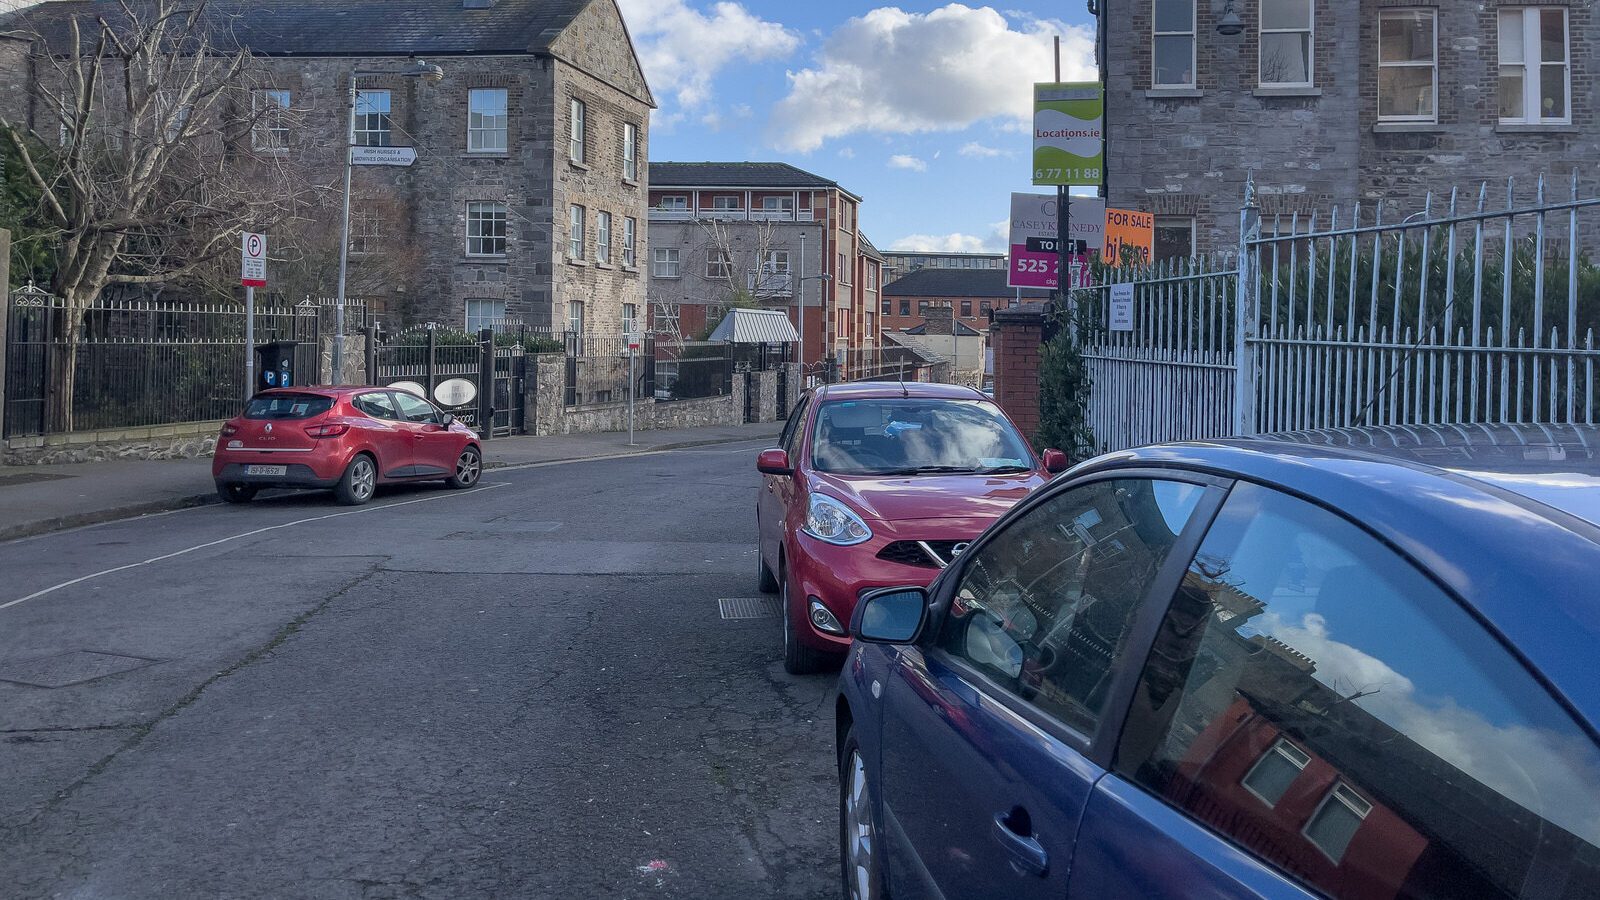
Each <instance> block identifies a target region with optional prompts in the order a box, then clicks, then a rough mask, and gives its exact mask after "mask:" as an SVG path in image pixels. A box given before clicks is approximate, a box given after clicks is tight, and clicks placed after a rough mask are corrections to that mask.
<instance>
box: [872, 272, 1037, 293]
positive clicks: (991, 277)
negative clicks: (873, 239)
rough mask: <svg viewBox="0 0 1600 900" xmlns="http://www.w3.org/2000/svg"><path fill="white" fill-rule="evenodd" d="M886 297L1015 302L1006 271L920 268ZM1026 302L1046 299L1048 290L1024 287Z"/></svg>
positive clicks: (889, 288)
mask: <svg viewBox="0 0 1600 900" xmlns="http://www.w3.org/2000/svg"><path fill="white" fill-rule="evenodd" d="M883 296H885V297H995V298H1002V299H1015V298H1016V296H1017V289H1016V288H1012V287H1006V272H1005V270H1004V269H918V270H917V271H915V272H912V273H911V274H910V275H906V276H903V277H901V278H896V279H895V280H894V281H891V282H889V283H888V284H886V285H884V287H883ZM1022 296H1023V299H1034V300H1039V299H1045V298H1048V297H1049V296H1050V292H1049V291H1043V290H1038V289H1036V288H1023V289H1022Z"/></svg>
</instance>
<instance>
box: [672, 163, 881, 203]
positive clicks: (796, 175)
mask: <svg viewBox="0 0 1600 900" xmlns="http://www.w3.org/2000/svg"><path fill="white" fill-rule="evenodd" d="M650 186H651V187H653V188H672V187H684V188H688V187H702V188H705V187H722V188H741V189H745V188H750V189H760V188H838V187H839V183H838V182H837V181H832V180H829V179H827V178H823V177H822V176H821V175H813V174H811V173H810V172H807V171H806V170H804V169H797V168H795V167H794V166H791V165H789V164H788V163H781V162H654V161H652V162H651V163H650ZM839 189H840V190H844V188H839ZM845 193H847V194H849V193H850V192H849V191H845ZM851 196H852V197H854V196H855V195H854V194H851Z"/></svg>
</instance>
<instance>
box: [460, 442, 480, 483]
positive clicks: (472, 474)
mask: <svg viewBox="0 0 1600 900" xmlns="http://www.w3.org/2000/svg"><path fill="white" fill-rule="evenodd" d="M482 469H483V464H482V463H481V462H480V461H479V460H478V454H477V453H476V452H475V451H473V450H466V451H463V452H462V454H461V458H460V459H458V460H456V481H458V482H460V483H461V484H462V485H463V486H469V487H470V486H471V485H472V484H474V483H476V482H477V480H478V473H479V472H480V471H482Z"/></svg>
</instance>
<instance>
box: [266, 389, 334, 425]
mask: <svg viewBox="0 0 1600 900" xmlns="http://www.w3.org/2000/svg"><path fill="white" fill-rule="evenodd" d="M332 408H333V398H332V397H324V396H322V395H321V394H263V395H261V396H259V397H252V398H251V399H250V405H249V406H247V407H245V410H244V417H245V418H246V419H309V418H311V417H312V416H320V415H322V414H323V413H325V412H327V411H328V410H330V409H332Z"/></svg>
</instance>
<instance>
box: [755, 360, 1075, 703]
mask: <svg viewBox="0 0 1600 900" xmlns="http://www.w3.org/2000/svg"><path fill="white" fill-rule="evenodd" d="M779 441H780V446H779V447H777V448H774V449H772V450H767V451H764V452H763V453H762V454H761V457H760V460H759V461H758V463H757V466H756V467H757V468H758V469H759V470H760V471H761V473H762V474H763V475H764V476H765V478H764V481H765V484H763V485H762V488H761V493H760V496H759V498H758V500H757V504H756V530H757V534H758V545H759V557H760V562H759V567H760V586H761V589H762V590H763V591H765V592H768V593H772V592H776V593H778V594H779V596H780V597H781V598H782V600H783V606H784V616H783V622H784V626H783V651H784V652H783V657H784V667H785V668H787V669H788V670H789V671H790V672H793V673H796V674H801V673H806V672H815V671H821V670H823V669H825V668H827V667H829V666H831V665H837V664H838V661H839V660H840V658H841V657H842V654H843V653H844V652H845V651H846V650H848V649H849V646H850V638H849V636H848V630H847V625H846V623H848V622H849V621H850V614H851V613H852V612H853V611H854V609H855V605H856V600H857V598H858V597H859V596H860V595H861V593H862V592H863V591H866V590H870V589H872V588H879V587H895V586H901V585H907V584H924V585H925V584H928V583H929V582H931V581H932V580H933V579H934V577H935V576H937V575H938V574H939V571H940V570H941V569H943V568H944V567H945V566H946V565H948V564H949V563H950V561H951V560H952V559H954V558H955V556H956V555H957V554H959V553H960V552H961V551H962V550H964V549H966V546H967V543H968V542H970V541H971V540H972V539H973V538H975V537H977V536H978V535H979V534H980V533H981V532H982V531H983V530H984V529H985V528H987V527H988V526H989V523H991V522H993V521H994V520H995V519H997V518H999V517H1000V515H1001V514H1002V513H1004V512H1005V511H1006V510H1008V509H1010V508H1011V507H1012V506H1013V505H1014V504H1016V502H1017V501H1019V500H1021V499H1022V498H1023V497H1025V496H1027V495H1028V492H1030V491H1032V490H1033V489H1034V488H1037V487H1039V486H1040V485H1042V484H1044V483H1045V482H1046V480H1048V478H1049V477H1050V475H1051V474H1053V473H1056V472H1060V471H1062V470H1064V469H1066V467H1067V458H1066V455H1065V454H1063V453H1061V451H1059V450H1046V451H1045V452H1044V454H1043V457H1042V459H1041V458H1038V457H1035V456H1034V454H1033V451H1032V450H1031V449H1029V447H1028V443H1027V441H1025V440H1023V438H1022V435H1021V434H1020V433H1019V432H1018V431H1017V427H1016V425H1015V424H1013V423H1012V421H1011V420H1010V419H1009V418H1007V417H1006V414H1005V413H1004V412H1002V411H1001V410H1000V407H998V406H996V405H995V404H994V402H993V401H991V400H990V399H989V398H988V397H986V396H984V395H983V394H981V393H979V392H978V391H975V390H973V389H972V388H966V387H959V386H957V385H949V384H920V383H900V382H865V383H857V384H843V385H829V386H827V387H823V388H819V389H817V390H816V391H814V392H813V393H810V394H807V395H805V396H804V397H802V398H801V400H800V402H799V404H797V405H796V408H795V411H794V414H793V415H791V416H790V417H789V422H788V424H787V425H785V426H784V429H783V435H782V437H781V438H780V439H779Z"/></svg>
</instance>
